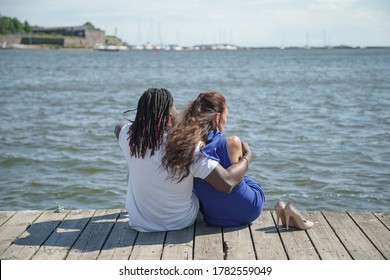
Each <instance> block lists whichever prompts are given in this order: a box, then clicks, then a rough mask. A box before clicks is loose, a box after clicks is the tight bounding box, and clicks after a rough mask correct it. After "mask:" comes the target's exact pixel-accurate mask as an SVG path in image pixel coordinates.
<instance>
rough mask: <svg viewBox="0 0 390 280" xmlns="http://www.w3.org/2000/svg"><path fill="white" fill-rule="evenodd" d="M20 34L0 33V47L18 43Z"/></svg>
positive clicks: (20, 37) (20, 38)
mask: <svg viewBox="0 0 390 280" xmlns="http://www.w3.org/2000/svg"><path fill="white" fill-rule="evenodd" d="M21 40H22V36H19V35H0V48H9V47H12V45H15V44H20V42H21Z"/></svg>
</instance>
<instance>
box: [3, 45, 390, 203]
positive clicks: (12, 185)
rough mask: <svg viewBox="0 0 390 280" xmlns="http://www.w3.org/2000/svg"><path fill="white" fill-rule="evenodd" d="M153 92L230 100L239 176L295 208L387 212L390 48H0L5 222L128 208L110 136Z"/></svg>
mask: <svg viewBox="0 0 390 280" xmlns="http://www.w3.org/2000/svg"><path fill="white" fill-rule="evenodd" d="M149 87H164V88H167V89H169V90H170V91H171V92H172V94H173V96H174V98H175V104H176V107H177V108H178V109H179V110H181V109H183V108H184V106H185V105H186V104H187V102H189V101H190V100H192V99H194V98H196V96H197V95H198V94H199V93H200V92H203V91H210V90H217V91H220V92H221V93H223V94H224V95H225V97H226V99H227V102H228V109H229V116H228V122H227V126H226V128H225V130H224V131H223V133H224V134H225V135H226V136H229V135H233V134H235V135H237V136H239V137H240V138H241V140H243V141H246V142H248V144H249V146H250V147H251V150H252V153H253V155H254V161H253V163H252V164H251V165H250V169H249V171H248V175H250V176H251V177H253V178H254V179H255V180H256V181H258V182H259V183H260V185H261V186H262V187H263V189H264V192H265V194H266V205H265V208H266V209H271V208H272V207H273V205H274V204H275V202H276V200H277V199H282V200H285V201H288V200H290V201H293V202H294V203H295V204H296V205H297V207H298V208H300V209H303V210H318V211H321V210H332V211H346V210H347V211H390V191H389V187H390V49H385V48H384V49H308V50H306V49H293V50H288V49H285V50H276V49H274V50H272V49H261V50H239V51H182V52H174V51H160V52H156V51H123V52H98V51H79V50H1V51H0V131H1V133H0V139H1V140H0V145H1V146H0V210H31V209H37V210H44V209H56V208H65V209H91V208H124V203H125V196H126V186H127V182H126V180H127V179H126V178H127V165H126V161H125V159H124V156H123V155H122V153H121V150H120V148H119V146H118V143H117V141H116V138H115V136H114V133H113V130H114V126H115V124H117V123H123V122H125V121H126V120H125V117H127V118H130V119H131V118H132V117H134V115H132V114H131V113H130V114H127V115H123V111H125V110H127V109H131V108H135V107H136V106H137V101H138V98H139V97H140V95H141V94H142V93H143V91H144V90H145V89H147V88H149Z"/></svg>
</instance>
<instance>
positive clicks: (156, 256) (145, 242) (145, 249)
mask: <svg viewBox="0 0 390 280" xmlns="http://www.w3.org/2000/svg"><path fill="white" fill-rule="evenodd" d="M165 235H166V232H165V231H162V232H139V233H138V236H137V240H136V241H135V244H134V247H133V251H132V252H131V255H130V260H160V259H161V255H162V251H163V247H164V239H165Z"/></svg>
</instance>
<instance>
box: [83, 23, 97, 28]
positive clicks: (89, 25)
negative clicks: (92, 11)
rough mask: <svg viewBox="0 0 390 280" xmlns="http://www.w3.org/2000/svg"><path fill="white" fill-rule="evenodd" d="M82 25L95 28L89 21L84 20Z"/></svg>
mask: <svg viewBox="0 0 390 280" xmlns="http://www.w3.org/2000/svg"><path fill="white" fill-rule="evenodd" d="M84 26H88V27H91V28H95V26H94V25H93V24H92V23H90V22H89V21H88V22H86V23H84Z"/></svg>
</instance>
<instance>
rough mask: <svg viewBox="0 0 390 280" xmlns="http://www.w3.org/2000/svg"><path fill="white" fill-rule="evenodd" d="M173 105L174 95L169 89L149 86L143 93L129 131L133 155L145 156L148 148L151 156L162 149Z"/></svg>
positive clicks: (131, 153)
mask: <svg viewBox="0 0 390 280" xmlns="http://www.w3.org/2000/svg"><path fill="white" fill-rule="evenodd" d="M172 106H173V97H172V95H171V93H170V92H169V91H168V90H167V89H164V88H149V89H147V90H146V91H145V92H144V93H143V94H142V96H141V98H140V99H139V101H138V106H137V114H136V117H135V120H134V122H133V124H132V125H131V126H130V128H129V131H128V132H127V134H128V135H129V137H128V138H127V139H128V140H130V141H129V147H130V155H131V156H135V157H138V158H139V157H142V158H145V154H146V151H147V149H150V150H151V152H150V156H153V155H154V152H155V151H156V150H158V149H160V147H161V145H162V142H163V137H164V131H165V129H166V126H167V124H168V119H169V116H170V111H171V108H172Z"/></svg>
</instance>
